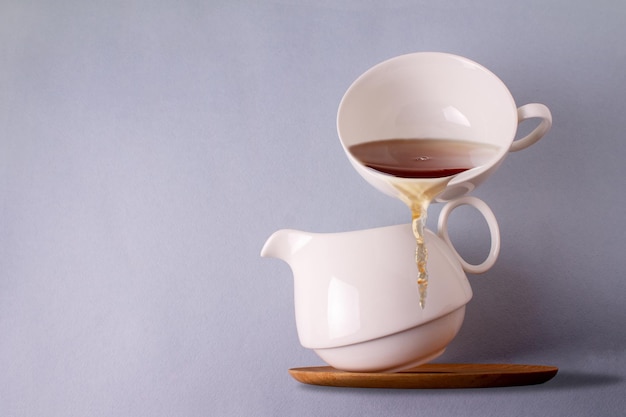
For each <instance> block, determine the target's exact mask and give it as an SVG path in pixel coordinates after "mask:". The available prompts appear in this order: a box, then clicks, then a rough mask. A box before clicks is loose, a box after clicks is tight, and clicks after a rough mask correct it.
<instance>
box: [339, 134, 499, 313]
mask: <svg viewBox="0 0 626 417" xmlns="http://www.w3.org/2000/svg"><path fill="white" fill-rule="evenodd" d="M348 151H349V152H350V153H351V154H352V156H353V157H354V158H356V159H357V160H358V161H359V162H360V163H361V164H363V165H365V166H366V167H369V168H371V169H374V170H376V171H379V172H381V173H383V174H388V175H389V183H390V184H391V185H393V186H394V187H395V189H396V190H398V192H399V196H400V199H401V200H402V201H404V203H405V204H406V205H407V206H409V208H410V209H411V215H412V222H411V225H412V229H413V235H414V236H415V241H416V243H417V246H416V248H415V264H416V265H417V286H418V290H419V297H420V298H419V303H420V306H421V307H422V308H424V306H425V303H426V290H427V288H428V271H427V269H426V261H427V259H428V252H427V250H426V243H425V240H424V236H425V235H424V228H425V226H426V214H427V211H428V206H429V205H430V202H431V201H432V200H433V199H434V198H435V197H436V196H437V195H438V194H439V193H441V192H442V191H443V190H445V188H446V186H447V185H448V182H450V180H452V178H453V176H454V175H456V174H460V173H461V172H464V171H467V170H469V169H472V168H475V167H478V166H481V165H484V164H486V163H487V162H489V160H490V159H491V158H492V157H494V156H495V154H496V152H497V148H496V147H495V146H491V145H485V144H481V143H475V142H467V141H458V140H442V139H385V140H377V141H373V142H366V143H361V144H358V145H354V146H351V147H350V148H348Z"/></svg>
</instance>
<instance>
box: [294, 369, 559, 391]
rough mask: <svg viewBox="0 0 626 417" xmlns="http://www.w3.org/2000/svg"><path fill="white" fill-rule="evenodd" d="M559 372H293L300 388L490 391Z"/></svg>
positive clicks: (535, 381) (537, 380) (541, 379)
mask: <svg viewBox="0 0 626 417" xmlns="http://www.w3.org/2000/svg"><path fill="white" fill-rule="evenodd" d="M557 372H558V368H556V367H554V366H543V365H515V364H444V363H431V364H426V365H421V366H418V367H416V368H411V369H408V370H406V371H402V372H396V373H375V372H372V373H369V372H368V373H365V372H363V373H361V372H345V371H340V370H337V369H334V368H332V367H330V366H315V367H307V368H292V369H290V370H289V373H290V374H291V376H292V377H293V378H294V379H296V380H297V381H299V382H302V383H303V384H311V385H324V386H331V387H353V388H413V389H416V388H421V389H427V388H490V387H510V386H520V385H534V384H542V383H544V382H546V381H548V380H550V379H552V378H553V377H554V376H555V375H556V373H557Z"/></svg>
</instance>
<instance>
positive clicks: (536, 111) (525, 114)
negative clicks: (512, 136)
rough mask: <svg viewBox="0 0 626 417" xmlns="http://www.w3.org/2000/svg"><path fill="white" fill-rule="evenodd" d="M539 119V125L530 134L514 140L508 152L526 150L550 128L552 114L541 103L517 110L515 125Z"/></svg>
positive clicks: (530, 104) (529, 104)
mask: <svg viewBox="0 0 626 417" xmlns="http://www.w3.org/2000/svg"><path fill="white" fill-rule="evenodd" d="M534 118H537V119H541V123H539V126H537V127H536V128H535V129H534V130H533V131H532V132H530V133H529V134H528V135H526V136H524V137H523V138H521V139H517V140H514V141H513V143H511V147H510V148H509V150H510V151H511V152H515V151H520V150H522V149H525V148H528V147H529V146H530V145H532V144H533V143H535V142H537V141H538V140H539V139H541V138H542V137H543V136H544V135H545V134H546V133H548V131H549V130H550V128H551V127H552V113H550V109H549V108H548V107H547V106H546V105H544V104H541V103H528V104H525V105H523V106H521V107H519V108H518V109H517V124H520V123H522V122H523V121H524V120H528V119H534Z"/></svg>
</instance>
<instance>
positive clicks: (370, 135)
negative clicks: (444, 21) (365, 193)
mask: <svg viewBox="0 0 626 417" xmlns="http://www.w3.org/2000/svg"><path fill="white" fill-rule="evenodd" d="M530 118H537V119H539V120H540V123H539V125H538V126H537V127H536V128H535V129H534V130H533V131H532V132H531V133H529V134H528V135H527V136H525V137H524V138H521V139H518V140H515V141H514V138H515V135H516V132H517V126H518V124H519V123H521V122H522V121H524V120H527V119H530ZM551 126H552V115H551V113H550V110H549V109H548V108H547V107H546V106H545V105H543V104H539V103H529V104H526V105H524V106H521V107H519V108H517V107H516V104H515V101H514V99H513V96H512V95H511V93H510V92H509V90H508V89H507V87H506V86H505V85H504V83H503V82H502V81H501V80H500V79H499V78H498V77H497V76H496V75H494V74H493V73H492V72H491V71H489V70H488V69H486V68H485V67H483V66H482V65H480V64H478V63H476V62H473V61H471V60H469V59H467V58H464V57H460V56H457V55H452V54H447V53H440V52H418V53H413V54H407V55H402V56H399V57H396V58H392V59H390V60H387V61H384V62H382V63H380V64H378V65H376V66H374V67H372V68H371V69H369V70H368V71H366V72H365V73H364V74H363V75H361V76H360V77H359V78H357V79H356V81H354V83H353V84H352V85H351V86H350V87H349V88H348V90H347V91H346V93H345V95H344V97H343V99H342V100H341V103H340V105H339V109H338V112H337V131H338V134H339V138H340V140H341V143H342V146H343V148H344V150H345V151H346V154H347V156H348V159H349V161H350V163H351V164H352V165H353V166H354V168H355V169H356V171H357V172H358V173H359V174H360V175H361V176H362V177H363V178H365V180H366V181H368V182H369V183H370V184H371V185H372V186H374V187H375V188H377V189H378V190H380V191H382V192H384V193H386V194H388V195H390V196H393V197H397V195H398V191H397V190H396V188H394V187H393V186H391V185H390V184H389V180H390V176H388V175H386V174H382V173H379V172H377V171H374V170H372V169H369V168H367V167H365V166H363V165H361V164H360V163H359V162H358V161H356V160H355V159H354V158H353V157H352V155H351V154H350V153H349V152H348V150H347V149H348V148H349V147H350V146H352V145H356V144H359V143H363V142H370V141H374V140H381V139H394V138H405V139H406V138H429V139H442V140H446V139H453V140H466V141H472V142H480V143H485V144H491V145H495V146H496V147H497V148H498V152H497V153H496V154H495V155H494V157H493V158H492V159H491V161H490V162H488V163H487V164H485V165H483V166H481V167H477V168H475V169H472V170H469V171H466V172H464V173H461V174H458V175H457V176H456V177H455V178H454V179H452V180H451V181H450V182H449V183H448V186H447V188H446V189H445V190H444V191H443V192H442V193H440V195H439V196H438V197H437V198H436V200H437V201H450V200H452V199H454V198H457V197H460V196H463V195H466V194H467V193H469V192H471V191H472V190H473V189H474V188H475V187H476V186H478V185H479V184H481V183H482V182H483V181H484V180H485V179H486V178H487V177H489V176H490V175H491V174H492V173H493V171H494V170H495V169H496V168H497V167H498V166H499V165H500V163H501V162H502V160H503V159H504V157H505V156H506V155H507V154H508V153H509V152H510V151H517V150H521V149H524V148H526V147H528V146H530V145H532V144H533V143H535V142H536V141H538V140H539V139H541V137H543V136H544V135H545V134H546V133H547V132H548V130H549V129H550V127H551Z"/></svg>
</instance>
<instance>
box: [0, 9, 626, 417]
mask: <svg viewBox="0 0 626 417" xmlns="http://www.w3.org/2000/svg"><path fill="white" fill-rule="evenodd" d="M624 39H626V8H624V7H623V4H622V2H620V1H617V0H615V1H596V2H582V1H577V2H571V1H538V0H531V1H524V2H520V1H500V0H490V1H480V2H477V1H456V2H453V1H437V2H435V1H401V0H395V1H394V0H390V1H387V2H380V1H367V2H356V1H343V2H342V1H320V0H316V1H302V2H294V1H271V2H256V1H233V2H231V1H221V2H217V1H209V2H194V1H185V2H180V3H179V2H171V1H170V2H166V1H159V2H148V1H145V2H121V1H120V2H80V1H75V2H71V1H66V0H65V1H59V2H44V1H18V0H4V1H2V2H0V213H1V217H0V335H1V336H0V415H2V416H138V415H146V416H171V415H180V416H208V415H219V416H230V415H233V416H235V415H241V416H244V415H245V416H248V415H263V416H270V415H271V416H279V415H298V416H307V415H343V416H364V415H387V416H395V415H407V414H412V415H428V416H431V417H435V416H445V415H465V416H491V415H493V416H505V415H522V414H525V415H550V416H588V415H598V416H618V415H623V410H624V408H625V407H626V402H625V401H624V396H623V393H624V388H625V384H626V383H625V382H624V377H625V376H626V355H625V352H624V346H626V334H625V332H624V328H626V307H625V306H626V303H624V294H625V289H626V281H625V280H624V270H625V269H626V257H625V256H624V253H623V252H624V246H625V241H624V232H625V227H624V224H625V222H624V219H623V214H624V206H625V203H626V201H625V198H624V195H625V193H624V178H625V177H624V174H626V172H625V169H624V163H623V160H624V158H625V157H626V147H625V146H624V144H623V141H624V136H625V134H626V129H625V127H624V120H625V118H624V108H626V94H624V93H625V92H626V91H625V86H626V71H625V70H624V67H625V64H626V53H625V51H626V49H625V48H624ZM415 51H444V52H451V53H456V54H460V55H464V56H467V57H468V58H471V59H474V60H476V61H478V62H480V63H482V64H483V65H485V66H487V67H488V68H490V69H491V70H492V71H493V72H495V73H496V74H497V75H498V76H500V77H501V78H502V80H503V81H504V82H505V83H506V84H507V85H508V87H509V88H510V90H511V92H512V93H513V95H514V97H515V99H516V101H517V103H518V105H521V104H524V103H527V102H533V101H536V102H542V103H544V104H546V105H548V106H549V107H550V108H551V110H552V113H553V117H554V128H553V130H552V131H551V132H550V133H549V134H548V136H547V137H546V138H545V139H544V140H543V141H541V142H540V143H538V144H537V145H535V146H533V147H532V148H530V149H528V150H525V151H522V152H520V153H518V154H515V155H511V156H510V157H508V158H507V160H506V161H505V163H504V164H503V165H502V167H501V168H500V169H499V171H498V172H497V174H496V175H495V176H494V177H492V178H491V179H490V180H489V181H488V182H486V183H485V184H484V185H483V186H482V187H481V188H480V189H478V190H476V192H475V195H477V196H479V197H481V198H482V199H484V200H485V201H486V202H487V203H488V204H489V205H490V206H491V208H492V209H493V210H494V212H495V214H496V216H497V218H498V220H499V222H500V227H501V232H502V245H503V247H502V252H501V256H500V258H499V260H498V263H497V264H496V266H495V267H494V268H493V269H492V270H491V271H489V272H488V273H486V274H484V275H481V276H473V277H470V281H471V283H472V286H473V289H474V299H473V300H472V301H471V302H470V304H469V306H468V312H467V316H466V319H465V323H464V327H463V328H462V330H461V332H460V334H459V336H458V337H457V338H456V339H455V340H454V341H453V343H452V345H451V346H450V348H449V350H448V351H447V352H446V354H445V355H444V356H442V357H441V358H440V361H442V362H511V363H532V364H546V365H555V366H558V367H559V368H560V369H561V371H560V373H559V375H557V377H556V378H555V379H554V380H552V381H551V382H549V383H547V384H545V385H540V386H535V387H520V388H504V389H490V390H469V391H467V390H460V391H426V392H424V391H392V390H358V389H328V388H321V387H309V386H304V385H301V384H298V383H297V382H295V381H294V380H292V379H291V378H290V377H289V375H288V374H287V369H288V368H290V367H298V366H309V365H317V364H320V363H321V362H320V360H319V359H317V357H316V356H314V354H312V353H311V352H309V351H307V350H305V349H304V348H302V347H301V346H300V345H299V342H298V340H297V334H296V329H295V321H294V318H293V298H292V291H293V284H292V280H291V273H290V271H289V269H288V267H287V266H286V264H283V263H282V262H280V261H276V260H267V259H261V258H260V257H259V251H260V249H261V246H262V244H263V243H264V241H265V239H266V238H267V237H268V236H269V235H270V234H271V233H272V232H273V231H274V230H276V229H279V228H285V227H292V228H298V229H303V230H308V231H317V232H326V231H344V230H352V229H361V228H369V227H374V226H380V225H387V224H396V223H402V222H405V221H407V219H406V211H405V208H404V207H403V206H402V205H401V203H399V202H396V201H394V200H392V199H390V198H388V197H386V196H384V195H381V194H380V193H378V192H377V191H375V190H374V189H372V188H371V187H370V186H369V185H367V184H366V183H365V182H364V181H363V180H362V179H361V178H360V177H359V176H358V175H357V174H356V173H355V172H354V171H353V170H352V168H351V167H350V166H349V164H348V162H347V160H346V159H345V157H344V155H343V154H342V151H341V148H340V146H339V142H338V139H337V135H336V131H335V114H336V110H337V106H338V104H339V100H340V99H341V96H342V95H343V93H344V91H345V90H346V88H347V87H348V86H349V84H350V83H351V82H352V81H353V80H354V79H355V78H356V77H357V76H358V75H360V74H361V73H362V72H363V71H365V70H366V69H368V68H369V67H371V66H372V65H374V64H376V63H378V62H380V61H382V60H384V59H387V58H391V57H393V56H396V55H400V54H403V53H408V52H415ZM438 210H439V207H437V206H434V207H433V208H432V210H431V214H430V216H431V220H433V219H434V218H435V217H436V216H437V211H438ZM453 220H454V221H453V224H452V225H451V229H452V231H453V234H454V236H453V237H454V238H455V242H456V243H457V246H458V247H459V248H460V250H461V252H463V253H464V254H465V256H467V257H468V258H475V259H479V258H480V257H481V256H482V255H483V254H484V253H485V250H486V245H487V239H486V236H487V234H486V231H485V227H484V225H483V224H482V223H481V222H480V220H479V219H478V218H477V216H476V215H475V213H473V212H472V211H467V212H466V213H465V214H463V211H461V210H459V212H458V215H456V216H454V217H453ZM474 237H475V238H474Z"/></svg>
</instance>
